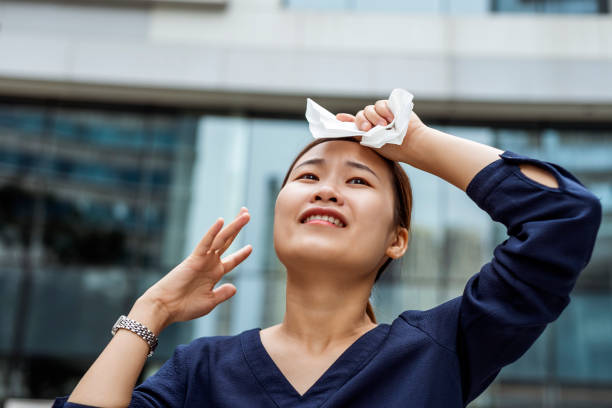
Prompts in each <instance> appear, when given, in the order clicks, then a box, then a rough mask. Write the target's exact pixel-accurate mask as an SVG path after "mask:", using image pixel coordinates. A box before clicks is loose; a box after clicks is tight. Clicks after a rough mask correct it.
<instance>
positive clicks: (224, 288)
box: [213, 283, 237, 305]
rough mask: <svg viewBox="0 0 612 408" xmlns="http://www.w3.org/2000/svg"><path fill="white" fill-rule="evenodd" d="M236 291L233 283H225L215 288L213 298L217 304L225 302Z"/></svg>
mask: <svg viewBox="0 0 612 408" xmlns="http://www.w3.org/2000/svg"><path fill="white" fill-rule="evenodd" d="M236 291H237V289H236V287H235V286H234V285H232V284H231V283H224V284H223V285H221V286H219V287H218V288H216V289H214V290H213V300H214V302H215V305H218V304H219V303H223V302H225V301H226V300H227V299H229V298H231V297H232V296H234V294H235V293H236Z"/></svg>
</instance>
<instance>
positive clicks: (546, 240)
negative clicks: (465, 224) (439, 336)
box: [457, 151, 601, 403]
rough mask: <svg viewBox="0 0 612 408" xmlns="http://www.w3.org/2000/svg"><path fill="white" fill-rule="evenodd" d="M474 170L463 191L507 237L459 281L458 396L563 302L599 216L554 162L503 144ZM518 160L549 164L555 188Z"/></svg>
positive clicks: (520, 350)
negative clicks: (529, 174) (534, 176)
mask: <svg viewBox="0 0 612 408" xmlns="http://www.w3.org/2000/svg"><path fill="white" fill-rule="evenodd" d="M500 157H501V160H497V161H495V162H493V163H491V164H489V165H488V166H487V167H485V168H484V169H483V170H481V171H480V172H479V173H478V174H477V175H476V176H475V177H474V179H473V180H472V181H471V182H470V184H469V185H468V188H467V191H466V192H467V194H468V196H469V197H470V198H471V199H472V200H474V202H475V203H476V204H477V205H478V206H479V207H480V208H482V209H483V210H485V211H486V212H487V213H488V214H489V215H490V216H491V218H492V219H493V220H494V221H499V222H501V223H502V224H504V225H505V226H506V227H507V233H508V238H507V239H506V240H505V241H504V242H503V243H501V244H500V245H498V246H497V247H496V248H495V250H494V256H493V259H492V261H491V262H489V263H487V264H485V265H484V266H483V267H482V269H481V270H480V272H479V273H478V274H476V275H474V276H473V277H472V278H471V279H470V280H469V281H468V283H467V285H466V287H465V290H464V293H463V296H462V297H461V301H460V305H459V322H458V332H457V354H458V357H459V362H460V367H461V374H462V387H463V397H464V402H465V403H468V402H469V401H471V400H473V399H474V398H476V397H477V396H478V395H479V394H480V393H481V392H482V391H483V390H484V389H485V388H486V387H487V386H488V385H489V384H490V383H491V382H492V381H493V379H494V378H495V377H496V375H497V374H498V372H499V370H500V369H501V367H503V366H505V365H507V364H510V363H512V362H514V361H515V360H517V359H518V358H519V357H520V356H521V355H523V354H524V353H525V351H527V349H528V348H529V347H530V346H531V345H532V344H533V342H534V341H535V340H536V339H537V337H538V336H539V335H540V334H541V333H542V331H543V330H544V328H545V327H546V325H547V324H548V323H550V322H552V321H554V320H555V319H557V317H558V316H559V315H560V314H561V312H562V311H563V309H564V308H565V307H566V306H567V304H568V303H569V293H570V291H571V290H572V288H573V287H574V284H575V282H576V279H577V277H578V274H579V273H580V271H581V270H582V269H583V268H584V267H585V266H586V264H587V263H588V261H589V259H590V257H591V253H592V251H593V246H594V244H595V237H596V235H597V230H598V229H599V225H600V223H601V204H600V202H599V199H598V198H597V197H595V196H594V195H593V194H592V193H590V192H589V191H588V190H587V189H586V188H585V187H584V186H583V185H582V184H581V183H580V182H579V181H578V180H577V179H576V178H575V177H574V176H573V175H571V174H570V173H569V172H568V171H567V170H565V169H563V168H562V167H560V166H558V165H555V164H552V163H548V162H543V161H539V160H535V159H531V158H528V157H525V156H521V155H518V154H516V153H512V152H510V151H506V152H504V153H503V154H501V155H500ZM520 163H531V164H533V165H536V166H540V167H542V168H544V169H546V170H548V171H550V172H551V173H552V174H553V175H554V176H555V177H556V179H557V182H558V184H559V187H558V188H550V187H547V186H544V185H542V184H540V183H538V182H536V181H534V180H532V179H530V178H529V177H527V176H526V175H524V174H523V173H522V172H521V170H520V168H519V166H518V165H519V164H520Z"/></svg>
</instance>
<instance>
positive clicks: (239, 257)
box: [221, 245, 253, 273]
mask: <svg viewBox="0 0 612 408" xmlns="http://www.w3.org/2000/svg"><path fill="white" fill-rule="evenodd" d="M251 252H253V247H252V246H251V245H247V246H244V247H242V248H240V249H239V250H238V251H236V252H234V253H233V254H231V255H228V256H226V257H225V258H223V260H222V261H221V264H223V269H224V271H225V273H228V272H229V271H231V270H232V269H234V268H235V267H236V266H238V265H240V263H241V262H242V261H244V260H245V259H247V258H248V256H249V255H251Z"/></svg>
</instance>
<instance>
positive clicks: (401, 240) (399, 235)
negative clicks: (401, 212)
mask: <svg viewBox="0 0 612 408" xmlns="http://www.w3.org/2000/svg"><path fill="white" fill-rule="evenodd" d="M409 241H410V232H408V229H407V228H404V227H398V228H397V230H396V232H395V239H394V240H393V242H392V243H391V245H389V247H388V248H387V250H386V251H385V255H387V256H388V257H389V258H391V259H398V258H401V257H402V255H404V253H405V252H406V249H408V242H409Z"/></svg>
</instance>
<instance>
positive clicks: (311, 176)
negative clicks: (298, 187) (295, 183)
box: [296, 173, 319, 180]
mask: <svg viewBox="0 0 612 408" xmlns="http://www.w3.org/2000/svg"><path fill="white" fill-rule="evenodd" d="M318 179H319V178H318V177H317V176H315V175H314V174H312V173H305V174H302V175H301V176H299V177H297V178H296V180H318Z"/></svg>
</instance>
